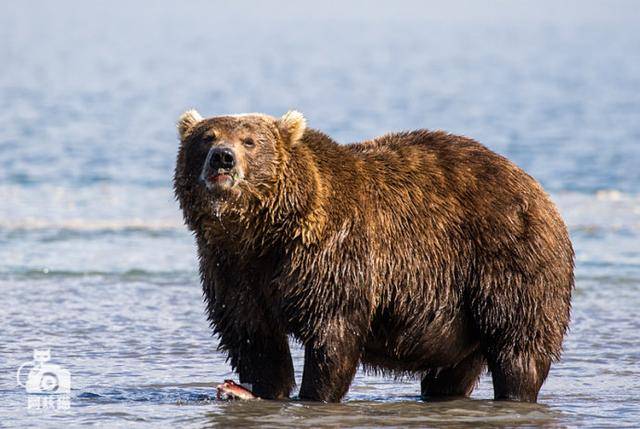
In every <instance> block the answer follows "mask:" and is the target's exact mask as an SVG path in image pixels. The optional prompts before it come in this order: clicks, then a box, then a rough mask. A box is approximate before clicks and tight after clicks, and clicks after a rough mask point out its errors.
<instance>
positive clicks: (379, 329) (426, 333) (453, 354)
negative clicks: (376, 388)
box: [362, 315, 479, 372]
mask: <svg viewBox="0 0 640 429" xmlns="http://www.w3.org/2000/svg"><path fill="white" fill-rule="evenodd" d="M478 345H479V340H478V337H477V334H476V333H475V332H474V330H473V329H472V327H471V325H470V324H469V323H468V320H466V317H464V316H462V315H460V316H457V317H455V318H453V319H448V320H445V319H444V318H435V319H433V320H431V321H429V322H428V323H423V324H419V323H418V322H416V321H411V320H403V319H397V318H393V317H380V318H377V319H376V320H375V321H374V323H373V325H372V330H371V334H370V335H369V337H368V339H367V342H366V343H365V346H364V352H363V355H362V362H363V363H364V364H365V365H366V366H369V367H373V368H378V369H382V370H390V371H400V372H402V371H423V370H427V369H431V368H441V367H449V366H453V365H455V364H457V363H458V362H460V361H461V360H462V359H464V358H465V357H466V356H468V355H469V354H470V353H471V352H473V351H474V350H475V349H476V348H477V347H478Z"/></svg>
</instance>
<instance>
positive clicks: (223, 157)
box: [209, 147, 236, 171]
mask: <svg viewBox="0 0 640 429" xmlns="http://www.w3.org/2000/svg"><path fill="white" fill-rule="evenodd" d="M235 164H236V156H235V155H234V153H233V151H232V150H231V149H228V148H225V147H218V148H213V149H211V158H209V167H210V168H211V169H212V170H214V171H216V170H218V169H219V168H224V169H227V170H229V169H231V168H233V166H234V165H235Z"/></svg>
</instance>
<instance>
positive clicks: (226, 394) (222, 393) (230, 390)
mask: <svg viewBox="0 0 640 429" xmlns="http://www.w3.org/2000/svg"><path fill="white" fill-rule="evenodd" d="M216 389H217V391H218V392H217V394H216V399H218V400H220V401H231V400H234V399H260V398H258V397H257V396H256V395H254V394H253V392H252V391H250V390H249V389H245V388H244V387H242V386H240V385H239V384H236V382H235V381H233V380H225V381H224V383H222V384H219V385H218V386H217V387H216Z"/></svg>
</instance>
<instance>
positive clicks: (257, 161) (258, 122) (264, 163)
mask: <svg viewBox="0 0 640 429" xmlns="http://www.w3.org/2000/svg"><path fill="white" fill-rule="evenodd" d="M305 129H306V121H305V119H304V117H303V116H302V114H300V113H299V112H296V111H290V112H288V113H286V114H285V115H284V116H282V117H281V118H275V117H272V116H268V115H263V114H257V113H256V114H242V115H228V116H216V117H211V118H206V119H205V118H203V117H202V116H201V115H200V114H199V113H198V112H197V111H195V110H189V111H187V112H185V113H183V114H182V116H180V119H179V121H178V132H179V135H180V150H179V153H178V161H177V165H176V171H175V178H174V182H175V183H174V184H175V190H176V195H177V196H178V199H179V200H180V204H181V207H182V208H183V211H184V213H185V217H186V220H187V223H188V224H190V226H194V225H193V220H195V219H196V218H197V217H201V216H202V215H206V214H210V213H212V212H213V211H215V212H216V214H218V215H219V213H220V212H221V211H223V212H229V211H236V212H237V213H240V212H242V211H246V210H247V208H248V207H250V206H253V207H255V206H257V205H259V203H261V202H264V201H266V200H268V199H269V198H270V197H272V196H273V194H274V193H275V192H276V190H277V184H278V180H282V177H283V176H284V175H285V174H283V166H284V165H285V163H286V161H287V158H288V157H289V156H290V154H291V149H292V147H293V146H294V145H296V144H298V142H299V141H300V140H301V138H302V136H303V134H304V132H305ZM256 203H258V204H256Z"/></svg>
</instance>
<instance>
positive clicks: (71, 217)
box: [0, 2, 640, 427]
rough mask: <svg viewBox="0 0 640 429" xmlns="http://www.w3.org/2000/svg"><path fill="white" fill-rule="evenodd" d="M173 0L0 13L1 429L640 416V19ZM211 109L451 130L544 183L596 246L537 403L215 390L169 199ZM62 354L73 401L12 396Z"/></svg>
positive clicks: (211, 347) (213, 356) (211, 357)
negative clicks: (260, 16) (29, 370)
mask: <svg viewBox="0 0 640 429" xmlns="http://www.w3.org/2000/svg"><path fill="white" fill-rule="evenodd" d="M276 3H277V2H276ZM92 4H93V3H92ZM158 4H159V3H153V4H152V3H148V4H146V3H136V4H135V5H127V6H126V10H127V13H123V9H124V3H123V4H118V3H117V2H110V3H109V5H110V7H107V6H97V5H95V4H93V6H88V5H87V4H85V3H82V2H55V3H48V4H45V3H43V4H39V5H38V4H37V3H29V5H25V4H21V3H15V4H14V3H11V4H9V3H8V2H7V3H5V4H3V5H2V6H0V12H1V13H0V63H2V64H3V66H2V68H1V69H0V293H1V294H2V300H3V302H2V304H3V305H2V310H0V326H2V335H1V337H0V338H1V339H2V347H1V348H0V374H2V377H1V378H0V398H1V401H0V419H1V420H0V422H1V423H0V426H6V427H25V426H28V425H51V426H61V425H66V426H75V425H85V424H99V425H103V426H109V427H112V426H123V427H130V426H134V425H138V426H148V425H149V424H156V425H162V426H177V427H208V426H242V427H246V426H274V427H275V426H277V427H282V426H293V427H320V426H333V427H348V426H354V427H369V426H397V427H405V426H420V427H424V426H432V427H465V426H468V427H503V426H504V427H512V426H549V427H572V426H581V427H582V426H592V427H602V426H612V427H623V426H637V425H639V424H640V404H639V398H640V333H639V332H640V319H639V318H638V316H637V309H638V308H639V307H640V244H639V242H640V241H639V239H640V193H638V189H639V187H640V168H639V166H640V143H639V140H640V91H639V90H638V89H639V88H640V58H639V54H640V33H639V32H638V31H637V28H638V21H639V20H638V19H635V18H633V17H631V16H627V17H626V18H625V19H622V20H617V21H615V20H614V21H611V20H607V19H604V18H603V19H600V18H602V17H600V16H599V15H598V14H595V13H594V12H593V10H594V7H592V6H593V4H592V3H589V2H587V3H584V4H585V5H586V6H583V9H582V10H583V13H581V14H580V13H578V14H577V15H578V17H577V18H576V17H575V16H573V15H572V13H570V12H567V11H565V12H564V13H565V15H566V16H564V17H563V16H557V17H551V18H549V19H547V18H544V19H539V20H538V19H531V20H517V21H514V20H513V19H511V18H512V17H510V16H506V17H505V16H502V15H500V16H498V17H497V18H495V19H487V18H486V16H485V15H482V16H485V18H474V19H470V20H468V21H466V22H460V21H459V20H457V19H454V18H451V19H449V17H447V16H443V14H442V13H441V14H440V15H437V14H436V17H435V18H434V17H433V16H432V15H431V14H430V12H429V11H428V10H422V9H421V14H423V15H424V16H426V17H427V19H426V21H422V22H418V21H416V20H414V21H408V22H399V21H385V20H380V19H381V18H380V16H374V17H372V18H371V19H367V17H363V19H358V20H351V21H348V20H346V21H345V20H333V19H328V17H327V16H320V17H319V18H318V20H313V21H309V20H308V19H306V18H305V17H304V14H302V17H300V16H299V17H298V18H297V19H294V20H289V21H287V20H285V19H283V18H282V19H281V15H280V13H279V12H278V11H277V10H272V11H267V12H268V13H269V14H270V15H269V16H270V19H267V20H257V19H255V16H253V18H252V19H250V20H248V21H246V22H244V21H242V20H241V19H239V18H241V17H240V16H239V15H238V14H236V15H234V14H233V13H229V14H227V15H225V14H224V13H221V11H219V10H217V9H216V7H215V6H213V5H211V4H209V5H207V4H200V3H198V4H196V5H194V6H192V7H191V8H188V7H180V8H178V7H176V6H172V5H171V4H170V3H166V4H161V6H158ZM550 4H551V3H549V4H548V5H547V6H549V5H550ZM415 7H418V5H417V3H416V5H415ZM423 9H424V8H423ZM595 9H597V8H595ZM584 10H587V12H584ZM589 11H591V12H589ZM589 13H591V15H590V14H589ZM352 15H353V14H352ZM378 15H380V14H378ZM445 15H446V14H445ZM507 15H508V14H507ZM605 15H606V14H605ZM283 16H286V14H285V15H283ZM274 17H276V18H278V19H279V20H277V21H276V20H274V19H275V18H274ZM429 17H431V18H429ZM352 18H353V16H352ZM574 18H575V19H574ZM192 106H195V107H197V108H198V109H199V110H200V111H201V112H202V113H203V114H206V115H213V114H218V113H226V112H242V111H264V112H267V113H271V114H274V115H277V114H281V113H284V112H285V111H286V110H287V109H289V108H292V107H294V108H297V109H299V110H301V111H302V112H304V113H305V115H306V117H307V120H308V122H309V124H310V125H311V126H313V127H316V128H320V129H322V130H324V131H326V132H328V133H330V134H331V135H333V136H334V137H335V138H337V139H338V140H339V141H342V142H348V141H354V140H359V139H363V138H369V137H373V136H375V135H378V134H381V133H384V132H387V131H391V130H400V129H411V128H419V127H427V128H434V129H436V128H441V129H446V130H449V131H452V132H455V133H461V134H465V135H470V136H473V137H475V138H477V139H479V140H480V141H482V142H483V143H485V144H486V145H488V146H489V147H490V148H492V149H494V150H496V151H498V152H500V153H502V154H504V155H506V156H508V157H509V158H511V159H513V160H514V161H515V162H517V163H518V164H519V165H521V166H522V167H524V168H525V169H526V170H527V171H528V172H529V173H531V174H532V175H533V176H534V177H536V178H537V179H538V180H540V182H541V183H542V184H543V185H544V186H545V188H546V189H548V190H549V192H550V193H551V194H552V197H553V198H554V200H555V201H556V202H557V203H558V205H559V207H560V210H561V212H562V214H563V215H564V217H565V219H566V220H567V223H568V225H569V228H570V230H571V235H572V239H573V241H574V245H575V249H576V256H577V268H576V278H577V286H576V291H575V298H574V310H573V322H572V325H571V332H570V333H569V335H568V337H567V340H566V343H565V353H564V356H563V359H562V361H561V362H560V363H559V364H557V365H555V366H554V367H553V368H552V370H551V373H550V376H549V379H548V380H547V383H546V384H545V386H544V387H543V389H542V391H541V395H540V403H539V404H537V405H527V404H512V403H496V402H493V401H491V400H490V398H491V397H492V390H491V384H490V380H489V378H488V377H486V376H485V377H484V378H483V379H482V380H481V383H480V385H479V386H478V388H477V389H476V391H475V392H474V394H473V398H472V399H469V400H458V401H452V402H435V403H424V402H421V401H419V398H418V392H419V383H418V382H417V381H415V380H408V379H407V380H392V379H385V378H382V377H377V376H373V375H367V374H364V373H362V372H359V373H358V375H357V376H356V379H355V381H354V383H353V386H352V388H351V390H350V392H349V394H348V396H347V398H346V400H345V402H344V403H342V404H337V405H329V404H309V403H302V402H297V401H292V402H271V401H253V402H243V403H218V402H215V401H214V400H213V399H212V398H213V396H214V393H215V392H214V389H213V386H214V385H215V384H216V383H217V382H220V381H221V380H223V379H224V378H230V377H233V374H232V373H231V372H230V370H229V367H228V365H227V364H226V363H225V361H224V357H223V356H222V355H220V354H218V353H217V352H216V340H215V339H214V338H212V337H211V334H210V330H209V328H208V326H207V322H206V320H205V317H204V314H203V309H204V306H203V304H202V300H201V291H200V286H199V284H198V278H197V266H196V259H195V248H194V243H193V240H192V237H191V236H190V234H189V233H188V232H187V231H186V230H185V228H184V227H183V226H182V222H181V218H180V213H179V212H178V210H177V205H176V203H175V201H174V200H173V196H172V191H171V175H172V168H173V163H174V159H175V152H176V147H177V141H176V135H175V134H176V132H175V127H174V123H175V120H176V118H177V117H178V115H179V114H180V113H181V112H182V111H183V110H185V109H186V108H189V107H192ZM45 347H51V349H52V354H53V359H52V362H54V363H57V364H60V365H62V366H64V367H65V368H67V369H69V371H70V372H71V374H72V391H71V394H70V396H69V407H68V409H66V407H65V404H64V403H61V404H58V403H56V402H47V399H46V398H44V399H43V398H42V397H35V398H34V397H33V396H28V395H26V394H25V391H24V389H23V388H21V387H18V386H16V383H15V371H16V369H17V368H18V366H19V365H20V364H21V363H23V362H25V361H29V360H31V355H32V350H33V349H34V348H45ZM293 351H294V361H295V364H296V368H297V372H296V377H297V380H298V383H299V382H300V376H301V373H300V371H301V369H302V353H301V350H300V347H299V346H298V345H295V344H294V345H293ZM30 405H31V407H29V406H30Z"/></svg>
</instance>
